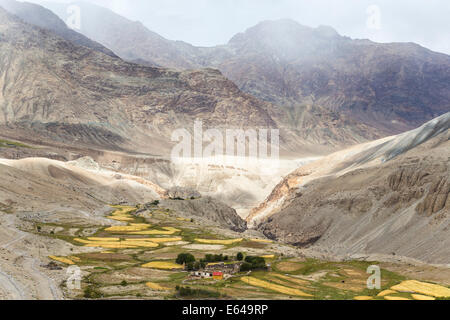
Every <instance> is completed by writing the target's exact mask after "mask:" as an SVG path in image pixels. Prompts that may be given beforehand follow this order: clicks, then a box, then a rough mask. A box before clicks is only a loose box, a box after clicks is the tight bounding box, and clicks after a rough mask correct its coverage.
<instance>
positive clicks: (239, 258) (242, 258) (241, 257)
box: [236, 252, 244, 261]
mask: <svg viewBox="0 0 450 320" xmlns="http://www.w3.org/2000/svg"><path fill="white" fill-rule="evenodd" d="M236 259H237V260H238V261H242V260H244V255H243V254H242V252H238V254H237V255H236Z"/></svg>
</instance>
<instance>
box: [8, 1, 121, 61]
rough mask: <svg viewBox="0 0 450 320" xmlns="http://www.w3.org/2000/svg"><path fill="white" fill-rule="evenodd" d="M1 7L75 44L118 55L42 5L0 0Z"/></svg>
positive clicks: (112, 55) (113, 55)
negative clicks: (77, 30) (72, 27)
mask: <svg viewBox="0 0 450 320" xmlns="http://www.w3.org/2000/svg"><path fill="white" fill-rule="evenodd" d="M0 7H2V8H3V9H5V10H6V11H8V12H9V13H12V14H14V15H16V16H17V17H19V18H20V19H22V20H23V21H24V22H26V23H29V24H32V25H35V26H38V27H40V28H43V29H46V30H49V31H51V32H53V33H55V34H56V35H58V36H60V37H62V38H64V39H66V40H68V41H71V42H73V43H74V44H77V45H80V46H85V47H88V48H91V49H93V50H96V51H99V52H103V53H105V54H107V55H109V56H111V57H116V55H115V54H114V53H113V52H112V51H111V50H109V49H107V48H106V47H104V46H102V45H101V44H99V43H97V42H95V41H92V40H91V39H89V38H87V37H86V36H84V35H82V34H81V33H78V32H76V31H74V30H72V29H69V28H68V27H67V26H66V24H65V23H64V21H62V20H61V19H60V18H59V17H58V16H57V15H56V14H54V13H53V12H52V11H50V10H48V9H46V8H44V7H42V6H40V5H37V4H34V3H29V2H19V1H15V0H0Z"/></svg>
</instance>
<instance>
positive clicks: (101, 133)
mask: <svg viewBox="0 0 450 320" xmlns="http://www.w3.org/2000/svg"><path fill="white" fill-rule="evenodd" d="M0 34H1V36H0V86H1V87H2V88H3V90H2V92H1V94H0V126H4V127H5V128H7V129H8V130H12V129H15V135H16V137H18V138H19V137H21V136H23V137H25V136H26V137H28V138H30V139H31V137H33V138H34V139H35V141H39V142H44V141H46V142H48V141H52V142H58V143H66V144H74V145H77V146H78V147H81V146H95V147H97V148H98V147H99V146H100V147H101V148H106V149H112V150H134V151H135V150H138V151H143V152H148V153H152V154H154V152H155V151H157V152H158V153H159V154H167V153H169V152H170V149H171V147H172V146H173V144H171V143H168V141H170V138H171V134H172V132H173V131H174V130H175V129H179V128H186V129H187V130H190V131H192V128H193V123H194V120H195V119H199V120H203V123H204V128H205V130H206V128H207V127H216V128H221V127H224V126H227V127H234V128H259V127H264V128H275V127H276V123H275V121H274V120H273V119H272V118H271V116H270V115H269V113H268V111H267V110H268V109H270V108H271V106H270V105H269V104H267V103H265V102H261V101H259V100H258V99H256V98H254V97H252V96H249V95H248V94H245V93H243V92H242V91H240V90H239V89H238V88H237V87H236V85H235V84H233V83H232V82H231V81H229V80H227V79H226V78H225V77H224V76H223V75H222V74H221V73H220V72H219V71H217V70H213V69H204V70H191V71H183V72H178V71H174V70H169V69H157V68H151V67H144V66H140V65H136V64H132V63H127V62H124V61H122V60H121V59H118V58H114V57H110V56H108V55H105V54H103V53H101V52H98V51H95V50H91V49H89V48H87V47H84V46H77V45H74V44H73V43H72V42H69V41H66V40H64V39H62V38H60V37H58V36H56V35H54V34H53V33H51V32H49V31H46V30H43V29H41V28H37V27H34V26H32V25H29V24H26V23H24V22H23V21H22V20H21V19H19V18H18V17H16V16H13V15H11V14H9V13H7V12H6V11H5V10H3V9H1V8H0Z"/></svg>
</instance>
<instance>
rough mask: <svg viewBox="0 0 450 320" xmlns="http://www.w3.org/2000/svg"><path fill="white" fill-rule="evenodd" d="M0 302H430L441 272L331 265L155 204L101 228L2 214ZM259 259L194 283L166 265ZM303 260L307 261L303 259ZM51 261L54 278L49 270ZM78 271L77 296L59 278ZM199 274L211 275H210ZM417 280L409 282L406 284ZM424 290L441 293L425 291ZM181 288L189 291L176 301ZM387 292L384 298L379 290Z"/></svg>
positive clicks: (119, 211)
mask: <svg viewBox="0 0 450 320" xmlns="http://www.w3.org/2000/svg"><path fill="white" fill-rule="evenodd" d="M0 217H1V225H0V227H1V231H2V232H1V233H0V234H1V235H2V236H1V239H0V243H1V246H2V249H1V251H0V252H1V255H2V259H1V261H2V262H0V298H2V299H60V298H64V299H83V298H91V299H124V298H126V299H185V298H189V299H191V298H194V299H204V298H214V299H357V300H366V299H376V300H379V299H388V300H391V299H395V300H397V299H400V300H401V299H436V298H442V297H444V296H446V295H447V294H448V295H449V296H450V289H449V288H447V287H445V285H446V286H448V285H449V283H448V273H449V272H450V269H440V268H437V267H432V266H414V265H407V264H394V263H392V262H390V263H387V262H373V261H362V260H349V261H334V262H333V261H330V260H326V259H323V258H322V259H319V258H317V257H316V258H313V257H312V256H313V255H314V254H313V253H312V252H309V251H308V250H307V249H306V250H301V249H298V248H295V247H292V246H287V245H284V244H281V243H277V242H274V241H271V240H269V239H265V238H264V237H261V235H259V234H257V233H256V232H255V231H246V232H244V233H236V232H233V231H229V230H223V229H220V228H217V227H216V226H211V225H207V224H205V223H204V222H199V221H195V219H187V218H185V217H183V216H182V215H179V214H178V213H177V212H174V211H172V210H168V209H165V208H163V207H161V206H159V205H157V203H155V204H154V205H153V206H152V207H151V208H147V209H143V207H142V206H136V207H134V206H113V207H110V213H109V215H108V216H107V218H108V220H110V224H107V225H102V226H100V225H96V224H92V222H89V223H84V222H85V221H83V219H82V218H80V220H78V221H71V222H70V223H60V222H59V223H58V219H55V220H54V221H52V220H51V219H50V220H48V221H47V222H46V223H43V222H37V221H31V220H30V221H18V219H17V218H16V217H15V216H14V215H12V214H6V213H1V214H0ZM238 252H242V253H244V255H251V256H260V257H264V258H265V260H266V262H267V263H268V265H270V268H269V270H254V271H250V272H248V271H246V272H237V273H232V274H230V275H227V274H226V275H225V278H224V279H223V280H213V279H211V278H205V279H202V278H197V277H193V276H192V273H191V272H187V271H185V270H183V266H181V265H177V264H176V263H175V259H176V257H177V256H178V254H179V253H190V254H192V255H193V256H194V257H195V258H196V259H197V260H199V259H201V258H203V257H205V255H206V254H222V255H224V256H225V255H227V256H228V257H229V258H228V261H226V262H225V263H224V264H223V266H222V265H219V266H218V267H217V268H216V269H210V270H216V271H217V270H221V268H225V269H226V267H225V266H226V265H227V264H228V265H231V264H233V263H236V261H234V260H235V257H236V255H237V253H238ZM309 254H311V256H308V255H309ZM51 261H53V263H54V264H55V265H54V266H58V265H59V267H60V268H54V269H60V270H50V269H49V268H48V266H49V265H48V263H49V262H51ZM374 264H375V265H379V266H380V267H381V268H382V276H381V289H380V290H369V289H367V278H368V277H369V274H367V272H366V269H367V267H368V266H370V265H374ZM72 265H73V266H77V267H79V268H80V269H81V271H82V279H81V287H80V288H79V289H75V290H71V289H69V288H68V287H67V283H66V279H67V274H66V270H67V267H69V266H72ZM213 265H214V264H211V266H209V265H208V267H210V268H214V267H213ZM414 279H418V280H420V281H422V282H418V281H412V282H411V281H409V280H414ZM428 281H431V282H435V283H440V284H442V285H437V284H436V285H435V284H428ZM180 287H184V288H186V287H189V288H190V289H192V291H190V293H189V295H188V296H185V295H180V291H179V288H180ZM386 290H389V291H386Z"/></svg>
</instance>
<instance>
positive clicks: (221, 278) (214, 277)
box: [213, 271, 223, 280]
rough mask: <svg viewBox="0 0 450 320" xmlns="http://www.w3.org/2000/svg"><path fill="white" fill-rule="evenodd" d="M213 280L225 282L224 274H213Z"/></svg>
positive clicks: (217, 272)
mask: <svg viewBox="0 0 450 320" xmlns="http://www.w3.org/2000/svg"><path fill="white" fill-rule="evenodd" d="M213 279H214V280H223V272H220V271H216V272H213Z"/></svg>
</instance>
